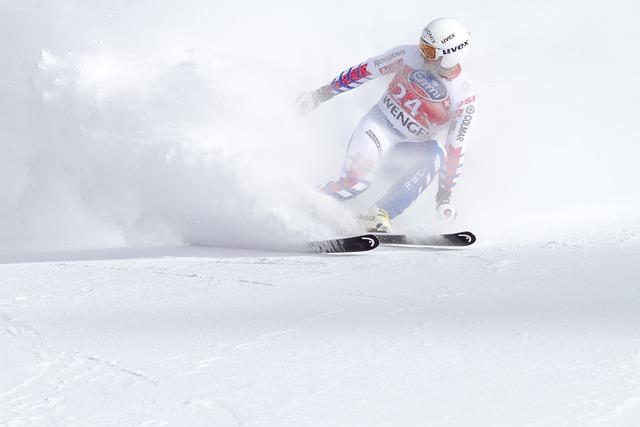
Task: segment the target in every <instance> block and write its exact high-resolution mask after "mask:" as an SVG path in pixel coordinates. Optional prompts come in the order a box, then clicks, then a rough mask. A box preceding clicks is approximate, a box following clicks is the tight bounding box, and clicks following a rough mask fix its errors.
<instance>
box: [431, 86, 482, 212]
mask: <svg viewBox="0 0 640 427" xmlns="http://www.w3.org/2000/svg"><path fill="white" fill-rule="evenodd" d="M459 99H461V101H458V104H457V106H456V109H455V111H454V115H453V118H452V120H451V125H450V127H449V132H448V133H447V136H446V139H445V144H444V146H445V161H444V164H443V165H442V166H441V167H440V174H439V177H438V180H439V186H438V193H437V195H436V204H437V208H436V209H437V213H438V215H439V216H440V217H441V218H443V219H453V217H455V214H456V210H455V208H454V207H453V205H451V194H452V193H453V190H454V188H455V186H456V184H457V182H458V178H459V177H460V172H461V170H462V166H463V163H464V152H465V147H466V145H467V143H468V142H469V139H470V138H471V134H472V130H473V129H472V128H473V125H474V122H475V120H476V114H477V109H478V104H477V100H476V95H475V93H474V92H473V91H472V90H471V89H470V88H468V90H466V91H464V92H463V96H462V97H460V98H459Z"/></svg>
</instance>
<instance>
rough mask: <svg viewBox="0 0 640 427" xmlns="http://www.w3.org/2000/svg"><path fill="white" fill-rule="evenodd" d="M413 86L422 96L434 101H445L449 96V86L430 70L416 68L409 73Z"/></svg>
mask: <svg viewBox="0 0 640 427" xmlns="http://www.w3.org/2000/svg"><path fill="white" fill-rule="evenodd" d="M408 80H409V83H410V84H411V88H412V89H413V90H414V91H415V92H416V93H418V94H419V95H420V96H422V97H424V98H427V99H430V100H432V101H443V100H445V99H446V98H447V95H448V94H447V88H446V87H445V86H444V84H442V82H441V81H440V80H439V79H438V78H437V77H436V76H434V75H433V74H431V73H430V72H428V71H423V70H414V71H412V72H411V73H410V74H409V79H408Z"/></svg>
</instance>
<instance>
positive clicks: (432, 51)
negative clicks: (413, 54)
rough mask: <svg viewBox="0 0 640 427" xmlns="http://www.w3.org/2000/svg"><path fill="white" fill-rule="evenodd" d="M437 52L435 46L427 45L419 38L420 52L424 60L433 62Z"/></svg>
mask: <svg viewBox="0 0 640 427" xmlns="http://www.w3.org/2000/svg"><path fill="white" fill-rule="evenodd" d="M438 50H439V49H437V48H436V47H435V46H433V45H430V44H429V43H427V42H426V41H425V40H424V39H423V38H422V37H421V38H420V51H421V52H422V55H423V56H424V57H425V58H427V59H431V60H434V61H435V60H436V59H437V58H438Z"/></svg>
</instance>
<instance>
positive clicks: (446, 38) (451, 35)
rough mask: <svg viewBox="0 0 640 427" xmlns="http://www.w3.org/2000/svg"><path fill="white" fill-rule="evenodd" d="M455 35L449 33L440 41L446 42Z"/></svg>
mask: <svg viewBox="0 0 640 427" xmlns="http://www.w3.org/2000/svg"><path fill="white" fill-rule="evenodd" d="M455 36H456V33H451V34H449V35H448V36H447V37H445V38H443V39H442V40H440V43H442V44H445V43H446V42H448V41H449V40H451V39H452V38H454V37H455Z"/></svg>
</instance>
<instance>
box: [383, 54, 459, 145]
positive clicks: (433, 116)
mask: <svg viewBox="0 0 640 427" xmlns="http://www.w3.org/2000/svg"><path fill="white" fill-rule="evenodd" d="M378 105H379V107H380V109H381V110H382V111H383V112H384V115H385V116H386V117H387V119H389V121H390V122H391V123H392V124H393V125H394V127H396V128H397V129H398V130H399V131H400V132H402V133H403V134H405V135H406V136H408V137H411V138H415V139H427V138H428V137H429V136H430V135H431V134H432V133H434V131H436V130H437V128H438V127H440V126H442V125H444V124H446V123H447V121H448V120H449V109H450V107H451V100H450V98H449V93H448V92H447V88H446V87H445V85H444V84H443V83H442V81H440V79H439V78H438V77H436V76H435V75H434V74H433V73H431V72H430V71H426V70H416V69H413V68H411V67H410V66H408V65H405V66H404V68H403V69H402V70H400V71H399V72H398V73H396V76H395V77H394V79H393V80H392V81H391V83H390V84H389V88H388V89H387V92H386V93H385V95H384V96H383V97H382V99H381V100H380V102H379V103H378Z"/></svg>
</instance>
